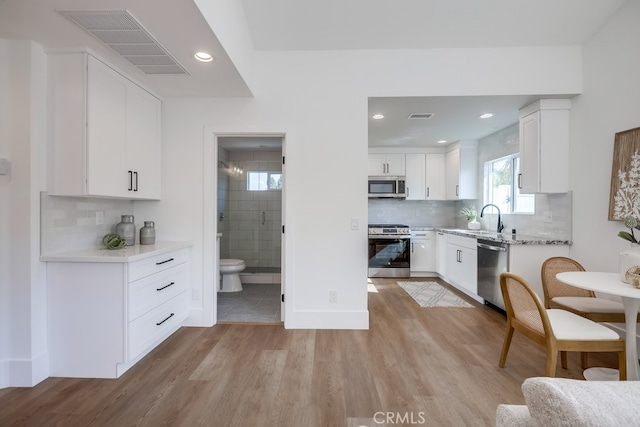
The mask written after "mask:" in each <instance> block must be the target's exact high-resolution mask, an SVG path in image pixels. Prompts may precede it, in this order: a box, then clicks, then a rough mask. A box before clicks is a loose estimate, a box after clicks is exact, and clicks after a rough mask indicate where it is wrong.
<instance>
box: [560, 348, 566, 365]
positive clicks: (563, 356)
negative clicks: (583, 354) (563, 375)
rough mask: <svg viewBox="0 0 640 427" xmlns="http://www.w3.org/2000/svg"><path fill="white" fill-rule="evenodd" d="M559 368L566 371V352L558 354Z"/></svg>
mask: <svg viewBox="0 0 640 427" xmlns="http://www.w3.org/2000/svg"><path fill="white" fill-rule="evenodd" d="M560 366H562V368H563V369H567V352H566V351H561V352H560Z"/></svg>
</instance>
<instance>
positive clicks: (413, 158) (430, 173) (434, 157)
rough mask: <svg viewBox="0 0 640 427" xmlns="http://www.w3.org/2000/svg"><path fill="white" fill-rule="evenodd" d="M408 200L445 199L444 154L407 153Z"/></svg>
mask: <svg viewBox="0 0 640 427" xmlns="http://www.w3.org/2000/svg"><path fill="white" fill-rule="evenodd" d="M405 170H406V174H405V176H406V188H407V200H444V199H445V158H444V154H439V153H436V154H407V155H406V161H405Z"/></svg>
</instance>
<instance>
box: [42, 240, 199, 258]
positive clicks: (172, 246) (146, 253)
mask: <svg viewBox="0 0 640 427" xmlns="http://www.w3.org/2000/svg"><path fill="white" fill-rule="evenodd" d="M191 246H193V243H191V242H156V243H155V244H153V245H135V246H125V247H124V248H122V249H107V248H104V247H103V248H93V249H85V250H80V251H73V252H60V253H55V254H47V255H40V261H46V262H133V261H139V260H141V259H145V258H149V257H152V256H155V255H162V254H163V253H166V252H171V251H175V250H178V249H184V248H188V247H191Z"/></svg>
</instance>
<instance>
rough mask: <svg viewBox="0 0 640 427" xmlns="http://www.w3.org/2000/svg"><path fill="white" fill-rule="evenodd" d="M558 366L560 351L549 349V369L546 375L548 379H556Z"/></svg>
mask: <svg viewBox="0 0 640 427" xmlns="http://www.w3.org/2000/svg"><path fill="white" fill-rule="evenodd" d="M557 364H558V350H557V349H556V348H551V347H547V368H546V371H545V375H546V376H548V377H555V376H556V365H557Z"/></svg>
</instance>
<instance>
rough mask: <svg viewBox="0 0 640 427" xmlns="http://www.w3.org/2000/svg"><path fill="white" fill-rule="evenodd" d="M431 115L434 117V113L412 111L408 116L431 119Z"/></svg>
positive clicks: (410, 117)
mask: <svg viewBox="0 0 640 427" xmlns="http://www.w3.org/2000/svg"><path fill="white" fill-rule="evenodd" d="M431 117H433V113H411V114H409V117H407V118H408V119H422V120H427V119H430V118H431Z"/></svg>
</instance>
